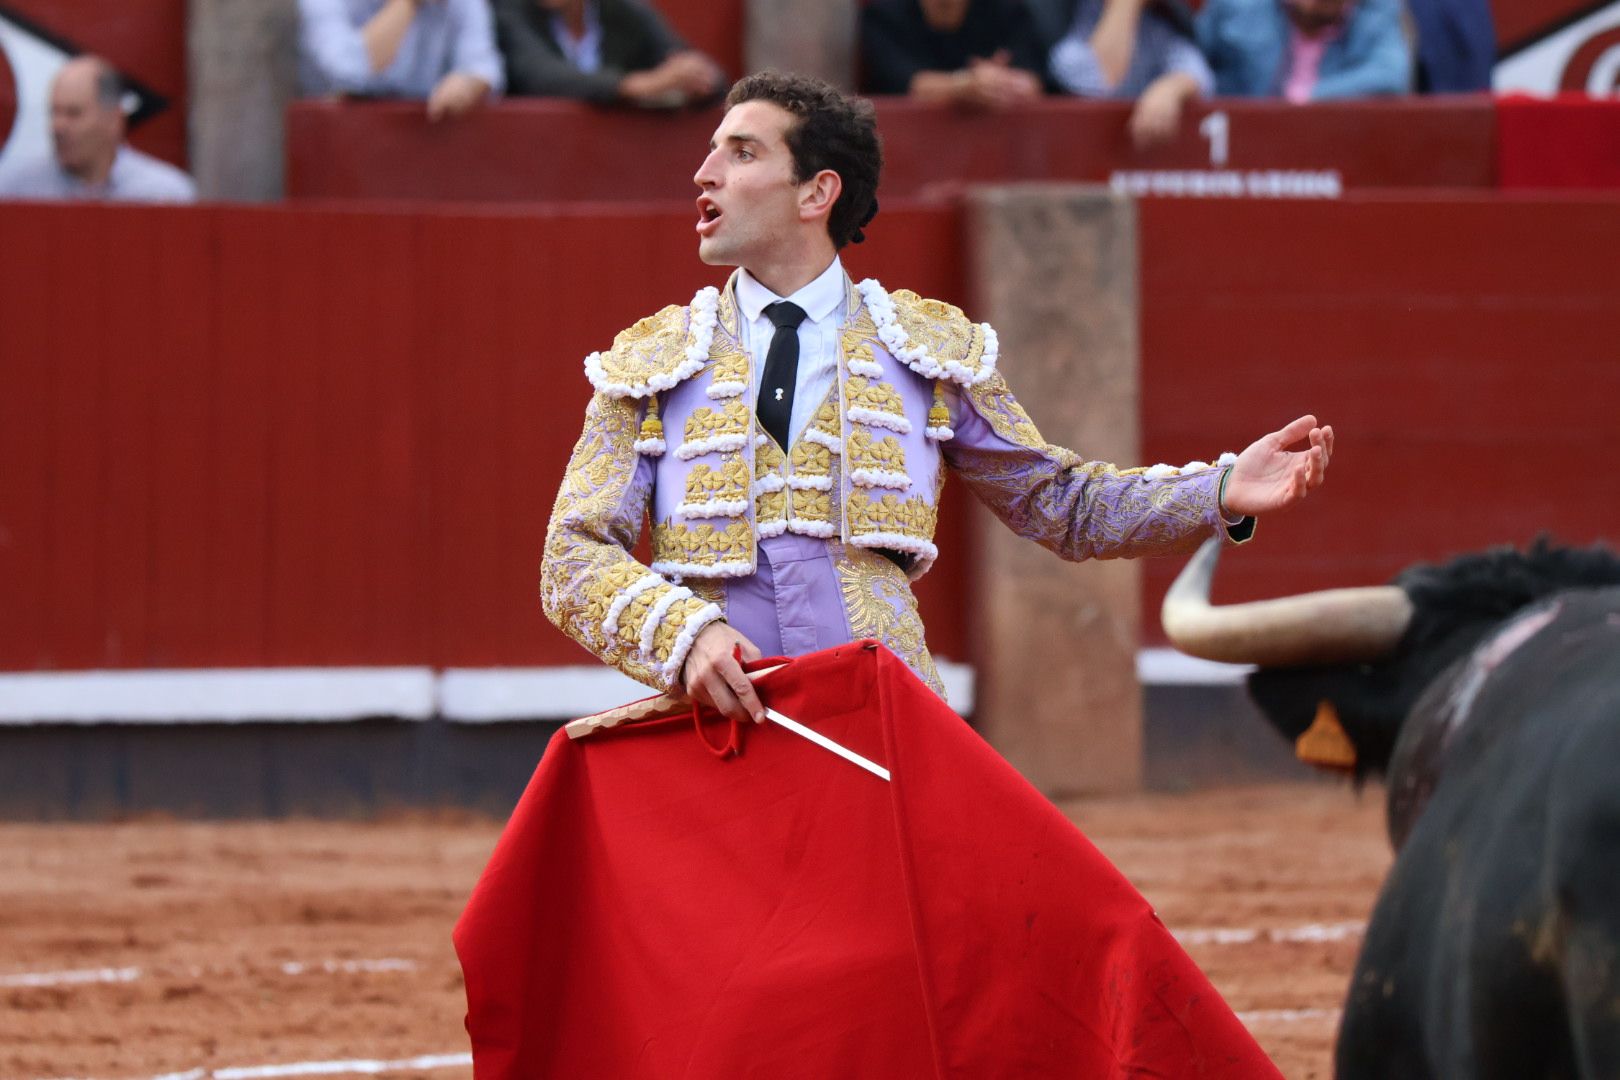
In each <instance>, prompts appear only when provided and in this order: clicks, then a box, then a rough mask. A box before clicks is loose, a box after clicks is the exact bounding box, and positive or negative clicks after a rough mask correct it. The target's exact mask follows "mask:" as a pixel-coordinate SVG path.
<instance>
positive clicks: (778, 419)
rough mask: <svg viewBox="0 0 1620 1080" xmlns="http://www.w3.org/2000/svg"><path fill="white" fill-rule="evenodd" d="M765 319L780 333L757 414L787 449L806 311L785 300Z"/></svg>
mask: <svg viewBox="0 0 1620 1080" xmlns="http://www.w3.org/2000/svg"><path fill="white" fill-rule="evenodd" d="M765 317H766V318H767V319H769V320H771V323H772V324H773V325H774V326H775V327H776V333H775V335H774V336H772V338H771V351H770V352H768V353H766V354H765V377H764V378H763V379H762V380H761V381H760V384H759V402H758V404H757V405H756V407H755V411H757V412H758V413H759V422H760V424H761V425H763V426H764V428H765V430H766V431H767V432H769V433H770V436H771V438H773V439H775V440H776V445H778V446H780V447H781V448H782V449H784V450H786V449H787V448H788V427H789V423H790V421H791V420H792V419H793V387H794V385H795V384H796V383H797V382H798V381H799V324H800V323H802V322H804V309H803V308H801V307H800V306H799V305H798V304H790V303H788V302H787V301H786V300H781V301H778V302H777V303H774V304H772V305H770V306H769V307H767V308H766V309H765Z"/></svg>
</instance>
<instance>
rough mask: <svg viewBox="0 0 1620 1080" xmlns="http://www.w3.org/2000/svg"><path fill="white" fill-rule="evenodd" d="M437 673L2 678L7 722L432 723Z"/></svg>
mask: <svg viewBox="0 0 1620 1080" xmlns="http://www.w3.org/2000/svg"><path fill="white" fill-rule="evenodd" d="M435 681H436V680H435V678H434V674H433V669H432V668H425V667H392V668H339V667H333V668H204V669H197V670H165V671H64V672H28V673H15V672H13V673H7V674H3V675H0V722H3V723H12V724H19V723H20V724H95V723H124V724H128V723H137V724H138V723H151V724H167V723H176V722H178V723H188V722H189V723H217V722H227V723H230V722H236V723H239V722H244V721H254V720H293V721H321V720H359V719H363V718H365V717H370V716H390V717H399V718H401V719H406V720H425V719H427V718H428V717H430V716H432V715H433V712H434V702H435V694H434V684H435Z"/></svg>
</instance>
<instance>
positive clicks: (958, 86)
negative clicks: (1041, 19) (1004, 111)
mask: <svg viewBox="0 0 1620 1080" xmlns="http://www.w3.org/2000/svg"><path fill="white" fill-rule="evenodd" d="M1045 51H1046V48H1045V43H1044V42H1043V41H1042V40H1041V37H1040V34H1039V30H1038V28H1037V24H1036V21H1035V18H1034V15H1033V14H1032V12H1031V11H1030V9H1029V8H1028V7H1027V6H1026V5H1025V3H1024V0H872V2H871V3H869V4H867V5H866V6H865V7H864V8H862V9H861V62H862V65H863V67H864V71H863V82H862V85H863V88H864V89H865V91H866V92H867V93H869V94H909V95H911V96H912V97H914V98H916V99H918V100H919V101H933V102H942V103H949V104H952V105H959V106H963V107H966V108H974V109H997V108H1005V107H1007V106H1011V105H1017V104H1020V103H1022V102H1026V101H1034V100H1035V99H1036V98H1039V97H1040V96H1041V91H1042V81H1043V79H1044V78H1045V72H1046V66H1045Z"/></svg>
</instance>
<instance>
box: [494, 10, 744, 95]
mask: <svg viewBox="0 0 1620 1080" xmlns="http://www.w3.org/2000/svg"><path fill="white" fill-rule="evenodd" d="M495 28H496V31H497V33H498V34H499V38H500V43H501V51H502V52H503V53H505V54H506V78H507V84H508V85H509V86H510V87H511V91H512V93H514V94H533V95H536V96H540V97H565V98H578V99H580V100H583V101H594V102H597V103H599V104H609V103H612V102H626V103H629V104H635V105H644V106H648V107H654V108H677V107H679V106H682V105H689V104H694V103H698V102H703V101H708V100H710V99H711V98H715V97H717V96H719V95H720V93H722V92H723V91H724V90H725V88H726V76H725V73H724V72H722V71H721V70H720V65H719V64H716V63H715V62H714V61H713V60H710V59H709V58H708V57H707V56H705V55H703V54H702V53H700V52H698V51H697V50H695V49H692V48H689V47H688V46H687V44H686V43H685V42H684V41H682V40H681V39H680V37H679V36H678V35H677V34H676V33H675V31H674V30H672V29H670V27H669V24H668V23H666V22H665V21H664V19H663V17H662V16H660V15H659V14H658V12H657V11H655V10H653V8H651V7H650V6H648V5H647V4H645V3H642V2H641V0H495Z"/></svg>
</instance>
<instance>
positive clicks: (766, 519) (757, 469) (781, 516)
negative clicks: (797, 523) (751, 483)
mask: <svg viewBox="0 0 1620 1080" xmlns="http://www.w3.org/2000/svg"><path fill="white" fill-rule="evenodd" d="M785 460H787V458H786V455H784V454H783V453H782V448H781V447H780V446H777V445H776V441H775V440H774V439H773V440H768V441H766V442H763V443H760V444H759V445H758V446H757V447H755V449H754V478H755V479H756V480H759V481H764V482H765V483H766V484H767V485H774V488H775V490H767V489H766V488H765V487H762V486H760V485H759V484H756V485H755V492H756V494H755V495H754V520H755V521H756V522H757V523H759V524H760V525H766V524H770V523H773V522H780V521H786V520H787V512H788V504H787V484H786V481H784V480H783V479H782V463H783V462H784V461H785ZM772 478H774V479H772Z"/></svg>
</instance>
